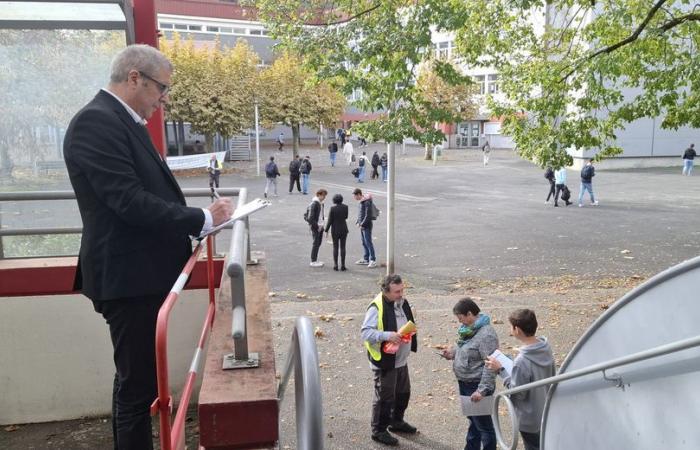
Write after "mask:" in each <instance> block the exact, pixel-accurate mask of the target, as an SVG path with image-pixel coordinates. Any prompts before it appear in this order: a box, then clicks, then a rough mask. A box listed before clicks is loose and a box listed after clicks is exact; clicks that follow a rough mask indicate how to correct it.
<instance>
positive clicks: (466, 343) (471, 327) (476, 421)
mask: <svg viewBox="0 0 700 450" xmlns="http://www.w3.org/2000/svg"><path fill="white" fill-rule="evenodd" d="M452 312H453V313H454V315H455V317H456V318H457V321H458V322H459V323H460V326H459V329H458V330H457V343H456V344H455V345H454V346H452V347H451V348H449V349H446V350H443V351H442V356H444V357H445V358H446V359H451V360H453V363H452V370H453V371H454V373H455V377H456V378H457V384H458V385H459V395H460V396H465V397H470V399H471V401H472V402H480V401H482V400H483V399H484V397H487V396H489V395H493V393H494V391H495V390H496V374H495V373H493V372H492V371H491V370H489V369H487V368H486V365H485V364H484V363H485V361H486V360H487V358H488V357H489V356H490V355H491V354H492V353H493V352H495V351H496V349H497V348H498V335H496V331H495V330H494V329H493V327H492V326H491V318H490V317H489V316H487V315H486V314H483V313H482V312H481V309H480V308H479V306H478V305H477V304H476V302H475V301H474V299H472V298H470V297H465V298H463V299H461V300H459V301H458V302H457V303H456V304H455V306H454V308H452ZM468 418H469V430H468V431H467V437H466V446H465V447H464V450H481V449H483V450H496V432H495V430H494V428H493V421H492V420H491V416H468Z"/></svg>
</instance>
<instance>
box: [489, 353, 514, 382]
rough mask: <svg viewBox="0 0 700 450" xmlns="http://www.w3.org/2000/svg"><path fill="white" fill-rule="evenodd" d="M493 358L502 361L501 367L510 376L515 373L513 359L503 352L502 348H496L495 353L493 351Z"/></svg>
mask: <svg viewBox="0 0 700 450" xmlns="http://www.w3.org/2000/svg"><path fill="white" fill-rule="evenodd" d="M491 357H492V358H496V360H497V361H498V362H499V363H501V367H503V369H504V370H505V371H506V374H507V375H508V376H511V374H512V373H513V360H512V359H510V358H509V357H507V356H506V355H504V354H503V352H501V351H500V350H498V349H496V351H494V352H493V353H491Z"/></svg>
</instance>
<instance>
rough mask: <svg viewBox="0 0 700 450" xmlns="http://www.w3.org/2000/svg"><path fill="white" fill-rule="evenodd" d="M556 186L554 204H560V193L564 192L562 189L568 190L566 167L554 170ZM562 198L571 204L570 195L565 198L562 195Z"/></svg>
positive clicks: (567, 203) (567, 204)
mask: <svg viewBox="0 0 700 450" xmlns="http://www.w3.org/2000/svg"><path fill="white" fill-rule="evenodd" d="M554 187H555V188H556V191H555V192H554V206H559V203H558V202H559V194H560V193H562V191H566V190H568V188H567V187H566V167H561V168H560V169H558V170H557V171H555V172H554ZM562 200H564V202H566V206H569V205H570V204H571V202H570V201H569V198H568V197H567V198H564V196H563V195H562Z"/></svg>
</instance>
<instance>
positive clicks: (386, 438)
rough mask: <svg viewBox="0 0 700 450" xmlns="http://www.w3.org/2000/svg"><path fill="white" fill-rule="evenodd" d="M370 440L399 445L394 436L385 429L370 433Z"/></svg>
mask: <svg viewBox="0 0 700 450" xmlns="http://www.w3.org/2000/svg"><path fill="white" fill-rule="evenodd" d="M372 440H373V441H377V442H379V443H380V444H384V445H390V446H392V447H394V446H397V445H399V440H398V439H396V438H395V437H394V436H392V435H391V434H389V433H388V432H387V431H380V432H379V433H372Z"/></svg>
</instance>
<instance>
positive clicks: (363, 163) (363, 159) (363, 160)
mask: <svg viewBox="0 0 700 450" xmlns="http://www.w3.org/2000/svg"><path fill="white" fill-rule="evenodd" d="M358 165H359V166H360V167H365V158H363V157H360V162H359V163H358Z"/></svg>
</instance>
